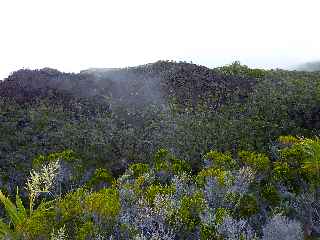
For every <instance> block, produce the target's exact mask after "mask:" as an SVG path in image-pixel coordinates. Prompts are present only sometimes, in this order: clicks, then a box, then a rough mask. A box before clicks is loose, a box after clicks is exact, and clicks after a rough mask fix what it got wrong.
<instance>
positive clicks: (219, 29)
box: [0, 0, 320, 79]
mask: <svg viewBox="0 0 320 240" xmlns="http://www.w3.org/2000/svg"><path fill="white" fill-rule="evenodd" d="M319 23H320V0H299V1H298V0H297V1H296V0H219V1H215V0H211V1H210V0H207V1H206V0H193V1H188V0H181V1H180V0H159V1H158V0H127V1H125V0H87V1H83V0H50V1H49V0H28V1H26V0H0V79H2V78H3V77H6V76H7V75H8V74H9V73H10V72H12V71H15V70H18V69H20V68H32V69H33V68H42V67H51V68H57V69H59V70H62V71H72V72H78V71H79V70H81V69H86V68H90V67H124V66H134V65H139V64H144V63H149V62H153V61H157V60H159V59H163V60H164V59H169V60H177V61H179V60H185V61H188V62H189V61H193V62H194V63H198V64H202V65H206V66H209V67H213V66H218V65H223V64H227V63H231V62H232V61H234V60H240V61H241V62H242V63H244V64H247V65H249V66H252V67H261V68H276V67H279V68H281V67H283V68H284V67H287V66H292V65H295V64H298V63H302V62H305V61H312V60H319V59H320V44H319V43H320V31H319Z"/></svg>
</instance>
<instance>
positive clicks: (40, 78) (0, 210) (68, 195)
mask: <svg viewBox="0 0 320 240" xmlns="http://www.w3.org/2000/svg"><path fill="white" fill-rule="evenodd" d="M319 106H320V74H319V72H300V71H284V70H269V71H267V70H260V69H250V68H248V67H247V66H243V65H241V64H240V63H239V62H235V63H233V64H231V65H228V66H224V67H220V68H217V69H209V68H206V67H202V66H198V65H195V64H189V63H183V62H180V63H176V62H168V61H159V62H156V63H153V64H148V65H143V66H138V67H133V68H127V69H100V70H98V69H92V70H87V71H83V72H81V73H80V74H69V73H61V72H59V71H56V70H53V69H42V70H35V71H31V70H19V71H17V72H15V73H13V74H12V75H11V76H9V77H8V78H7V79H5V80H4V81H3V82H0V190H1V194H0V200H1V202H2V203H3V207H0V217H3V220H2V221H0V235H1V234H2V236H5V237H6V238H8V239H16V238H17V239H19V238H20V239H50V238H51V239H135V238H136V239H255V238H256V239H275V238H277V239H303V236H305V237H310V236H316V235H317V234H318V235H319V234H320V229H319V226H320V222H319V218H320V212H319V211H320V206H319V181H320V179H319V165H318V164H319V159H320V140H319V139H318V138H316V137H315V136H318V135H319V132H320V108H319ZM281 136H282V137H281ZM66 149H67V150H66ZM165 149H167V150H165ZM17 187H19V189H17Z"/></svg>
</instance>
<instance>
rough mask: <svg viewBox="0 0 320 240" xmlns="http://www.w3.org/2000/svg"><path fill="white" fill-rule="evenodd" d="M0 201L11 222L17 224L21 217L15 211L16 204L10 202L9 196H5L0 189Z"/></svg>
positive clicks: (20, 221)
mask: <svg viewBox="0 0 320 240" xmlns="http://www.w3.org/2000/svg"><path fill="white" fill-rule="evenodd" d="M0 201H1V202H2V203H3V205H4V208H5V210H6V213H7V214H8V216H9V217H10V219H11V221H12V222H13V224H14V225H15V226H16V225H19V224H20V223H22V221H23V219H21V218H20V215H19V213H18V211H17V208H16V206H15V205H14V204H13V203H12V202H11V200H10V199H9V198H7V197H6V196H5V195H4V194H3V193H2V191H1V190H0Z"/></svg>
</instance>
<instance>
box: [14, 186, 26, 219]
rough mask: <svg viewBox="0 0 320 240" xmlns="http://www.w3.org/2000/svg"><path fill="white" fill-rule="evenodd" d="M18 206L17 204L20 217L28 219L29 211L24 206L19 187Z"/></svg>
mask: <svg viewBox="0 0 320 240" xmlns="http://www.w3.org/2000/svg"><path fill="white" fill-rule="evenodd" d="M16 206H17V212H18V215H19V218H20V219H21V220H24V219H26V218H27V212H26V209H25V207H24V206H23V203H22V200H21V198H20V196H19V190H18V188H17V194H16Z"/></svg>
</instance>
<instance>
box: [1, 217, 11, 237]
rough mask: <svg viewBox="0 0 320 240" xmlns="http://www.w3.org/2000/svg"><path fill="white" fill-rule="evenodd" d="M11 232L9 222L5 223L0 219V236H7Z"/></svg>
mask: <svg viewBox="0 0 320 240" xmlns="http://www.w3.org/2000/svg"><path fill="white" fill-rule="evenodd" d="M10 234H11V230H10V227H9V225H8V224H6V223H4V222H3V221H2V220H1V219H0V237H1V238H2V237H5V236H8V235H10Z"/></svg>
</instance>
